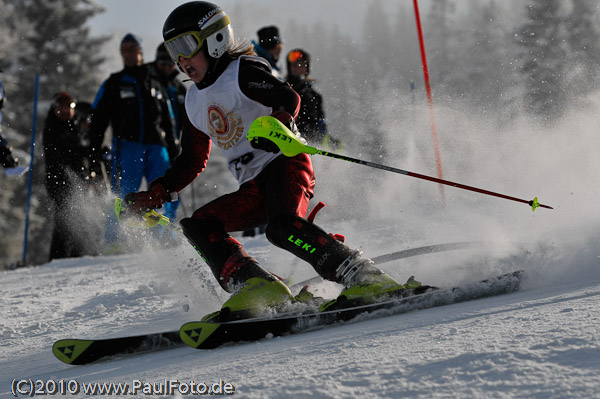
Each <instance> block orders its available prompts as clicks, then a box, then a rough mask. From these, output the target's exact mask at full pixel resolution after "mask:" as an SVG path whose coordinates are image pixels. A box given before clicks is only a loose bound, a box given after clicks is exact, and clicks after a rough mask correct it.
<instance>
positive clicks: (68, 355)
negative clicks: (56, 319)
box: [52, 339, 94, 364]
mask: <svg viewBox="0 0 600 399" xmlns="http://www.w3.org/2000/svg"><path fill="white" fill-rule="evenodd" d="M93 342H94V341H88V340H82V339H61V340H59V341H56V342H55V343H54V345H52V353H54V356H56V358H57V359H58V360H60V361H61V362H63V363H67V364H78V362H77V359H78V358H79V357H80V356H81V355H82V354H83V353H84V352H85V351H86V350H87V349H88V348H89V347H90V345H92V343H93Z"/></svg>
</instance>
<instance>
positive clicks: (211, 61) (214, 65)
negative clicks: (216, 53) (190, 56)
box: [196, 45, 223, 89]
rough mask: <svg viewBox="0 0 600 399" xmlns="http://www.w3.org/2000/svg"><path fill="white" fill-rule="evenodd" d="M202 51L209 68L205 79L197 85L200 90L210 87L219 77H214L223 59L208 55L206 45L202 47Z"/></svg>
mask: <svg viewBox="0 0 600 399" xmlns="http://www.w3.org/2000/svg"><path fill="white" fill-rule="evenodd" d="M201 51H203V52H204V57H205V58H206V59H207V60H208V68H207V69H206V75H204V78H203V79H202V80H201V81H200V82H198V83H196V87H198V88H199V89H202V88H204V87H207V86H209V85H210V84H211V83H212V82H214V81H215V80H216V78H217V77H218V76H213V75H214V74H215V72H216V71H217V70H218V65H219V63H220V61H221V59H222V58H223V57H219V58H214V57H211V56H210V55H208V49H207V46H206V45H204V46H202V49H201Z"/></svg>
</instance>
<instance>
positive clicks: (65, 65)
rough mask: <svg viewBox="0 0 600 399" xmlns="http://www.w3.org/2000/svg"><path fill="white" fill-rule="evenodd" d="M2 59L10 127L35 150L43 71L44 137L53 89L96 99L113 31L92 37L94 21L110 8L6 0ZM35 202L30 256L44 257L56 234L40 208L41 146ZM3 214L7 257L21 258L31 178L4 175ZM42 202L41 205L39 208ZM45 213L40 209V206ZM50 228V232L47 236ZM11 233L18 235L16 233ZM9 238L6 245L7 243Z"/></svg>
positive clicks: (75, 0) (78, 0)
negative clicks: (35, 109)
mask: <svg viewBox="0 0 600 399" xmlns="http://www.w3.org/2000/svg"><path fill="white" fill-rule="evenodd" d="M0 9H1V10H2V12H1V13H0V33H1V34H2V35H3V38H2V41H1V44H0V60H2V61H3V70H4V72H3V73H2V76H1V78H2V80H3V82H4V84H5V86H6V91H7V98H8V102H7V104H6V106H5V107H4V109H3V111H4V114H3V115H4V118H3V121H2V124H3V126H2V128H3V131H4V132H5V133H6V135H7V136H8V137H9V138H10V139H11V142H10V143H11V145H13V146H14V147H16V148H20V149H21V150H25V151H27V150H28V149H29V144H30V140H31V127H32V126H31V121H32V116H33V109H32V105H33V97H34V86H35V76H36V74H39V75H40V91H39V101H40V106H39V109H38V120H37V126H38V127H37V129H36V130H37V140H36V141H39V140H40V136H41V134H40V132H41V130H42V126H43V121H44V118H45V110H47V106H45V104H47V103H48V101H49V100H50V99H51V97H52V95H53V94H54V93H56V92H58V91H61V90H67V91H69V92H70V93H72V94H73V95H74V96H75V98H77V99H80V100H87V101H90V100H91V99H92V98H93V95H94V93H95V92H96V90H97V88H98V86H99V83H100V79H101V78H102V75H103V74H102V73H101V72H100V68H101V67H102V63H103V61H104V59H103V57H102V56H101V55H100V48H101V45H102V44H103V43H104V42H105V41H106V38H103V37H100V38H92V37H91V36H90V31H89V28H88V27H87V25H86V23H87V21H88V19H89V18H91V17H93V16H94V15H96V14H98V13H100V12H102V11H103V9H102V7H100V6H99V5H98V4H96V2H95V1H93V0H52V1H35V0H0ZM36 148H37V151H36V154H35V156H36V160H35V168H34V180H33V189H32V192H33V198H34V200H33V201H32V203H31V208H32V209H31V213H32V218H31V226H30V240H29V241H30V244H31V246H30V251H29V252H30V254H31V255H32V257H30V258H29V260H30V261H32V262H34V263H39V262H40V261H45V260H46V256H47V247H48V245H49V244H48V241H49V240H48V239H46V232H44V231H43V230H42V228H41V226H43V224H44V221H45V215H44V213H43V212H41V210H40V209H39V208H38V205H40V204H41V201H38V200H39V199H40V198H38V197H40V196H42V195H43V193H44V189H43V171H44V165H43V161H41V160H42V158H41V157H40V154H41V146H36ZM2 184H3V187H2V190H0V192H2V193H3V194H0V219H1V220H10V223H8V224H6V225H5V224H2V225H0V230H1V233H0V235H1V236H2V237H3V240H2V243H0V253H1V254H2V255H0V264H4V263H7V262H12V261H15V260H18V259H19V255H20V251H21V249H22V246H21V245H20V242H21V241H22V237H23V236H22V235H21V234H15V233H16V232H20V231H22V228H23V225H24V223H23V220H24V206H22V204H24V203H25V196H26V179H18V180H13V181H10V182H8V181H6V182H5V181H4V180H3V182H2ZM38 210H40V212H39V213H38V212H36V211H38ZM36 213H37V214H36ZM41 235H43V236H44V238H42V239H40V238H39V237H40V236H41ZM9 238H10V239H11V240H14V241H10V240H9ZM5 245H6V248H4V246H5Z"/></svg>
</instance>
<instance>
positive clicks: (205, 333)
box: [179, 321, 220, 349]
mask: <svg viewBox="0 0 600 399" xmlns="http://www.w3.org/2000/svg"><path fill="white" fill-rule="evenodd" d="M219 326H220V324H219V323H212V322H203V321H192V322H189V323H185V324H184V325H182V326H181V328H180V329H179V337H180V338H181V340H182V341H183V342H184V343H185V344H186V345H188V346H191V347H192V348H197V349H201V348H210V347H211V346H206V341H207V340H208V339H209V338H210V337H211V336H212V335H213V334H214V332H215V331H216V330H217V329H218V328H219Z"/></svg>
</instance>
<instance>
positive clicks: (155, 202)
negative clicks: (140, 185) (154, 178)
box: [123, 182, 171, 214]
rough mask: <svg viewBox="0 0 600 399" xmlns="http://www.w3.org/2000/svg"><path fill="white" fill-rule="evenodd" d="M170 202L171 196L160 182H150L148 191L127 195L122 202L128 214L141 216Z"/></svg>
mask: <svg viewBox="0 0 600 399" xmlns="http://www.w3.org/2000/svg"><path fill="white" fill-rule="evenodd" d="M170 200H171V195H170V194H169V193H168V192H167V190H166V189H165V188H164V187H163V185H162V184H161V183H160V182H152V183H151V184H150V189H149V190H148V191H141V192H138V193H129V194H127V195H126V196H125V199H124V201H123V202H124V203H125V207H127V211H128V212H131V213H139V214H143V213H146V212H150V211H151V210H153V209H159V208H161V207H162V206H163V204H164V203H165V202H169V201H170Z"/></svg>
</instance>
